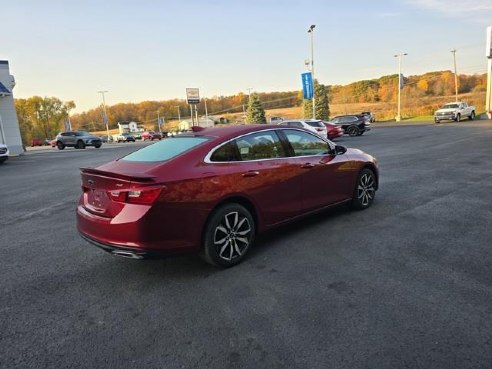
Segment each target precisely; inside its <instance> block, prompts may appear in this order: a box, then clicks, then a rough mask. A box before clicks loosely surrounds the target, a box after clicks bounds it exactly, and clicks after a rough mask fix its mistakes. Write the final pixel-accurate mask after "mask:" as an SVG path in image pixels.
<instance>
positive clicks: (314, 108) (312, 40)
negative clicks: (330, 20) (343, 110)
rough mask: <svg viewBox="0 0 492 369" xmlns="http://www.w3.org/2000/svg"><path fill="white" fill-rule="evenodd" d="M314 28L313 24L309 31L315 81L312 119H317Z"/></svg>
mask: <svg viewBox="0 0 492 369" xmlns="http://www.w3.org/2000/svg"><path fill="white" fill-rule="evenodd" d="M314 27H316V25H315V24H312V25H311V26H310V27H309V29H308V33H310V34H311V77H312V79H313V117H312V119H316V88H315V84H314Z"/></svg>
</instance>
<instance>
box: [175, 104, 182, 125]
mask: <svg viewBox="0 0 492 369" xmlns="http://www.w3.org/2000/svg"><path fill="white" fill-rule="evenodd" d="M176 107H177V108H178V121H179V122H181V110H180V109H179V105H176Z"/></svg>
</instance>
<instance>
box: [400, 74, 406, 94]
mask: <svg viewBox="0 0 492 369" xmlns="http://www.w3.org/2000/svg"><path fill="white" fill-rule="evenodd" d="M404 85H405V77H403V74H400V90H403V86H404Z"/></svg>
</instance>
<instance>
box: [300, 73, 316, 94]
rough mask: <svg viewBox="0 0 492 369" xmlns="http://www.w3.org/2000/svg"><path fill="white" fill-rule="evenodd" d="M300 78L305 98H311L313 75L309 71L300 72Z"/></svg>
mask: <svg viewBox="0 0 492 369" xmlns="http://www.w3.org/2000/svg"><path fill="white" fill-rule="evenodd" d="M301 78H302V92H303V95H304V98H305V99H312V98H313V75H312V74H311V72H306V73H302V74H301Z"/></svg>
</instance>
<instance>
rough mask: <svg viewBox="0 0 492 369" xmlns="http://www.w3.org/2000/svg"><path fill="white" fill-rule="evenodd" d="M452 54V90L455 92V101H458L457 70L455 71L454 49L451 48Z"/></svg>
mask: <svg viewBox="0 0 492 369" xmlns="http://www.w3.org/2000/svg"><path fill="white" fill-rule="evenodd" d="M451 53H452V54H453V62H454V92H455V101H456V102H458V72H457V71H456V49H453V50H451Z"/></svg>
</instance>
